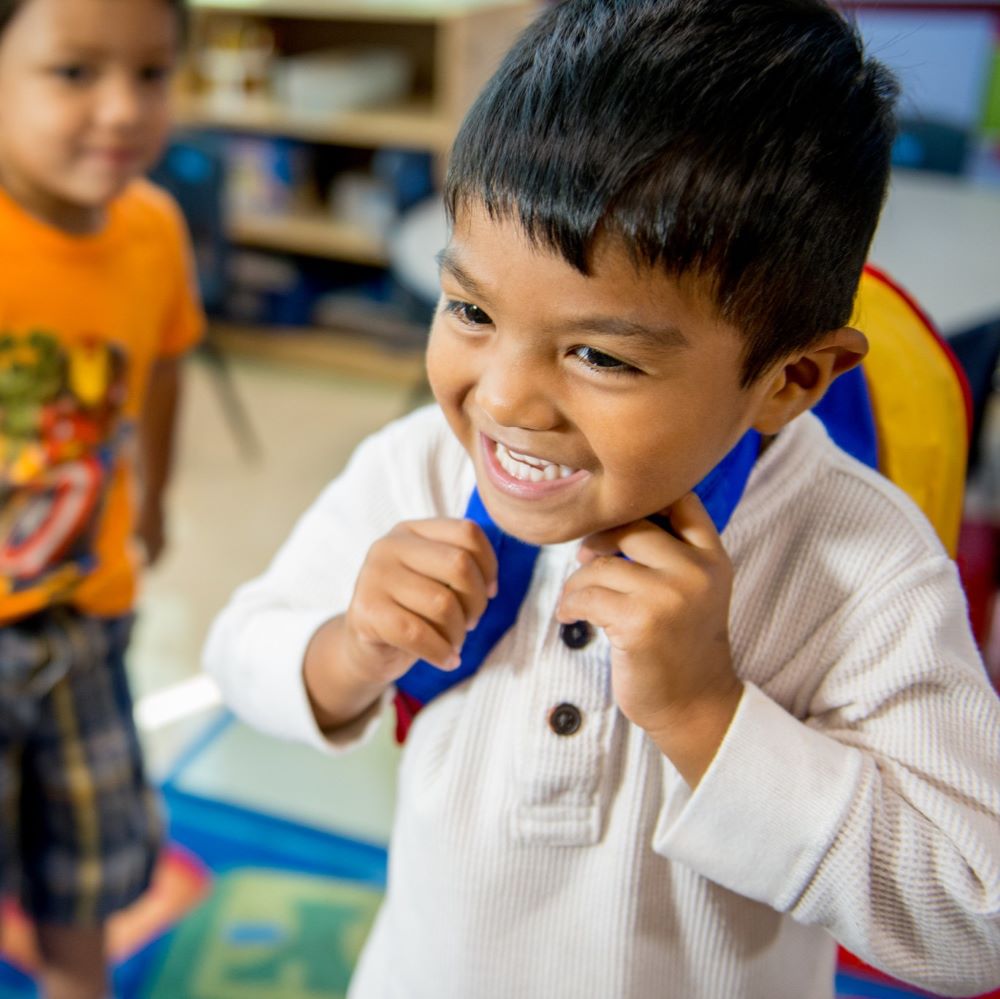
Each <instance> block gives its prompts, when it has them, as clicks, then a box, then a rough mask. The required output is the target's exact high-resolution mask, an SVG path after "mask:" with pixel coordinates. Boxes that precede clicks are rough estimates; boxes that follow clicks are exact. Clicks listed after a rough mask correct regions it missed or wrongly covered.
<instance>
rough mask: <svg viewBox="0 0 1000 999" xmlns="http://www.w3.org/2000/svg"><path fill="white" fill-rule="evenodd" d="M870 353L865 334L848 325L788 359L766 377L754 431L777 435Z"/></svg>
mask: <svg viewBox="0 0 1000 999" xmlns="http://www.w3.org/2000/svg"><path fill="white" fill-rule="evenodd" d="M867 353H868V340H867V339H866V338H865V335H864V334H863V333H860V332H859V331H858V330H856V329H851V327H849V326H845V327H843V328H842V329H839V330H833V332H831V333H827V334H826V335H825V336H823V337H822V339H820V340H818V341H817V342H816V343H815V344H813V346H811V347H809V348H808V349H807V350H804V351H800V352H797V353H795V354H792V355H791V356H790V357H787V358H786V359H785V360H784V361H782V362H781V364H780V365H778V366H777V367H776V368H775V369H773V370H772V371H771V372H770V373H768V374H767V375H765V376H764V379H763V380H764V382H765V387H764V391H763V393H762V397H761V401H760V403H759V404H758V406H757V412H756V418H755V419H754V422H753V428H754V429H755V430H757V431H759V432H760V433H761V434H763V435H764V436H771V435H773V434H776V433H777V432H778V431H779V430H780V429H781V428H782V427H783V426H785V424H786V423H790V422H791V421H792V420H794V419H795V417H796V416H798V415H799V414H800V413H804V412H805V411H806V410H807V409H811V408H812V407H813V406H814V405H815V404H816V403H817V402H819V400H820V399H822V398H823V395H824V394H825V392H826V390H827V388H829V386H830V383H831V382H832V381H833V380H834V379H835V378H836V377H837V376H838V375H842V374H843V373H844V372H845V371H850V370H851V368H853V367H854V366H855V365H857V364H860V363H861V361H862V359H863V358H864V356H865V354H867Z"/></svg>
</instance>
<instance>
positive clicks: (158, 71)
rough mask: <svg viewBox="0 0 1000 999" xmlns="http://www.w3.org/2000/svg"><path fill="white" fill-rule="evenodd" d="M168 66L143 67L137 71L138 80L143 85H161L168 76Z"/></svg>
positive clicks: (169, 68) (169, 71)
mask: <svg viewBox="0 0 1000 999" xmlns="http://www.w3.org/2000/svg"><path fill="white" fill-rule="evenodd" d="M170 73H171V67H170V66H143V67H142V69H141V70H139V79H140V80H141V81H142V82H143V83H154V84H155V83H163V82H164V81H165V80H167V78H168V77H169V76H170Z"/></svg>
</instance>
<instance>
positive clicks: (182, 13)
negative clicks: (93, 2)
mask: <svg viewBox="0 0 1000 999" xmlns="http://www.w3.org/2000/svg"><path fill="white" fill-rule="evenodd" d="M27 2H28V0H0V35H2V34H3V33H4V31H6V30H7V25H8V24H9V23H10V21H11V18H13V16H14V15H15V14H16V13H17V8H18V7H20V6H21V5H22V4H25V3H27ZM163 2H164V3H166V4H169V5H170V6H171V7H173V8H174V9H175V10H176V11H177V19H178V23H179V24H180V28H181V35H182V36H183V34H184V31H185V29H186V28H187V0H163Z"/></svg>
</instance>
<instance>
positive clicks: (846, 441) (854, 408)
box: [813, 365, 878, 471]
mask: <svg viewBox="0 0 1000 999" xmlns="http://www.w3.org/2000/svg"><path fill="white" fill-rule="evenodd" d="M813 412H814V413H815V414H816V416H818V417H819V418H820V420H822V422H823V425H824V426H825V427H826V432H827V433H828V434H829V435H830V437H831V438H832V439H833V442H834V443H835V444H837V445H838V446H839V447H840V448H841V449H842V450H844V451H846V452H847V453H848V454H850V455H853V456H854V457H855V458H857V459H858V461H861V462H863V463H864V464H866V465H867V466H868V467H869V468H874V469H875V470H876V471H878V433H877V431H876V429H875V413H874V411H873V410H872V403H871V398H870V396H869V395H868V386H867V384H866V383H865V376H864V373H863V372H862V370H861V366H860V365H859V366H858V367H856V368H851V370H850V371H846V372H844V374H842V375H841V376H840V377H839V378H838V379H837V380H836V381H835V382H834V383H833V384H832V385H831V386H830V387H829V388H828V389H827V390H826V395H824V396H823V398H822V399H820V401H819V402H818V403H817V404H816V405H815V406H814V407H813Z"/></svg>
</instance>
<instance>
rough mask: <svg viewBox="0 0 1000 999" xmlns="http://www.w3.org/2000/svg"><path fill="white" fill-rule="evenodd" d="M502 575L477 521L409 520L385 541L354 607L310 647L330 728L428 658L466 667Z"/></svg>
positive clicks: (320, 714) (369, 564)
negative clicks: (472, 638)
mask: <svg viewBox="0 0 1000 999" xmlns="http://www.w3.org/2000/svg"><path fill="white" fill-rule="evenodd" d="M496 578H497V565H496V556H495V555H494V552H493V549H492V547H491V546H490V543H489V541H488V540H487V539H486V535H485V534H484V533H483V531H482V528H480V527H479V526H478V525H477V524H473V523H472V522H471V521H469V520H453V519H436V520H424V521H414V522H411V523H403V524H399V525H398V526H397V527H395V528H393V530H392V531H390V532H389V534H387V535H386V536H385V537H383V538H380V539H379V540H378V541H376V542H375V544H373V545H372V547H371V549H370V550H369V552H368V557H367V558H366V559H365V563H364V565H363V566H362V567H361V572H360V574H359V575H358V581H357V585H356V586H355V589H354V595H353V597H352V599H351V603H350V606H349V607H348V609H347V613H346V614H343V615H340V616H338V617H335V618H333V619H331V620H330V621H327V622H326V623H325V624H323V625H322V626H321V627H320V628H319V630H318V631H317V632H316V634H315V635H314V636H313V638H312V640H311V641H310V643H309V646H308V648H307V649H306V655H305V662H304V664H303V676H304V679H305V685H306V691H307V692H308V695H309V700H310V704H311V705H312V708H313V713H314V714H315V716H316V721H317V724H318V725H319V726H320V728H321V729H323V730H324V731H331V730H334V729H337V728H340V727H342V726H344V725H346V724H349V723H350V722H352V721H354V720H355V719H356V718H357V717H358V716H360V715H362V714H364V713H365V712H366V711H367V710H368V709H369V708H370V707H371V705H372V704H373V703H374V702H375V701H377V700H378V699H379V697H380V696H381V694H382V692H383V691H384V690H385V689H386V687H388V686H389V685H390V684H391V683H392V682H393V681H394V680H396V679H398V678H399V677H400V676H402V675H403V673H405V672H406V670H407V669H409V667H410V666H411V665H412V664H413V663H414V662H415V661H416V660H418V659H425V660H427V662H429V663H432V664H433V665H435V666H437V667H439V668H440V669H446V670H450V669H455V668H457V667H458V666H459V664H460V662H461V660H460V658H459V655H460V653H461V648H462V643H463V641H464V639H465V633H466V632H467V631H469V630H470V629H471V628H473V627H475V625H476V622H477V621H478V620H479V618H480V617H481V616H482V613H483V611H484V610H485V609H486V604H487V601H488V600H489V598H490V597H491V596H493V595H494V594H495V593H496Z"/></svg>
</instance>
